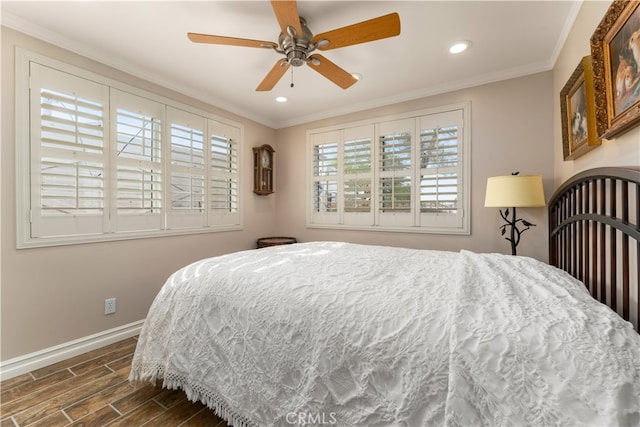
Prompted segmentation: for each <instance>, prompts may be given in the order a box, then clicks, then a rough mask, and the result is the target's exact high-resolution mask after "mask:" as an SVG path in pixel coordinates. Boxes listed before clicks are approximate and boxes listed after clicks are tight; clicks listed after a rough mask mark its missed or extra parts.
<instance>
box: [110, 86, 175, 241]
mask: <svg viewBox="0 0 640 427" xmlns="http://www.w3.org/2000/svg"><path fill="white" fill-rule="evenodd" d="M111 108H112V111H111V117H114V118H115V120H113V121H112V123H113V125H114V127H115V129H114V130H112V134H113V135H115V139H116V142H115V147H114V148H115V149H114V150H112V160H111V163H112V170H113V174H112V176H113V179H114V188H115V199H116V200H115V204H112V209H113V211H114V212H113V214H112V218H113V219H114V221H115V225H114V228H115V231H140V230H160V229H162V228H163V206H164V197H163V191H164V182H163V173H162V140H161V130H162V121H163V119H162V117H163V115H164V106H163V105H162V104H160V103H157V102H154V101H150V100H147V99H144V98H141V97H139V96H135V95H131V94H128V93H126V92H121V91H118V90H115V89H112V91H111Z"/></svg>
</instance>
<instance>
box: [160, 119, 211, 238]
mask: <svg viewBox="0 0 640 427" xmlns="http://www.w3.org/2000/svg"><path fill="white" fill-rule="evenodd" d="M167 121H168V123H169V146H170V153H169V157H170V161H169V163H170V169H169V170H170V173H169V194H170V200H171V205H170V208H169V215H168V226H169V228H192V227H204V226H205V225H206V219H207V215H206V214H207V209H206V200H205V198H206V197H207V196H206V193H207V192H206V191H205V185H206V183H207V181H206V175H205V174H206V165H205V159H206V152H205V144H206V141H205V125H206V122H205V119H204V118H203V117H201V116H198V115H195V114H193V113H189V112H186V111H182V110H178V109H175V108H168V109H167Z"/></svg>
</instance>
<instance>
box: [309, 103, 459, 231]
mask: <svg viewBox="0 0 640 427" xmlns="http://www.w3.org/2000/svg"><path fill="white" fill-rule="evenodd" d="M469 114H470V105H469V103H465V104H458V105H453V106H448V107H443V108H438V109H432V110H425V111H419V112H414V113H410V114H406V115H401V116H395V117H384V118H380V119H374V120H371V121H368V122H366V123H362V122H360V123H353V124H346V125H344V126H340V127H332V128H323V129H316V130H312V131H309V132H308V134H307V136H308V138H307V139H308V147H309V158H310V162H309V169H310V173H309V179H310V191H309V194H310V200H309V203H308V206H309V208H308V215H307V225H308V226H309V227H333V228H351V229H363V230H382V231H410V232H427V233H428V232H432V233H450V234H468V233H469V214H468V206H469V184H468V177H469V167H470V165H469V161H468V159H469V154H468V153H469V151H470V141H469V135H470V130H469V126H468V123H469V120H468V116H469ZM465 123H466V124H467V125H466V126H465Z"/></svg>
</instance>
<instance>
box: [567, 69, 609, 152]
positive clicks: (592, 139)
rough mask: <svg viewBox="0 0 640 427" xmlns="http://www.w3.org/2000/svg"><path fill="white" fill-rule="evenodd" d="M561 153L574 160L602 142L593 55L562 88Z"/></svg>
mask: <svg viewBox="0 0 640 427" xmlns="http://www.w3.org/2000/svg"><path fill="white" fill-rule="evenodd" d="M560 113H561V114H562V153H563V155H564V160H573V159H575V158H577V157H579V156H581V155H583V154H584V153H586V152H587V151H591V150H593V149H594V148H596V147H597V146H598V145H600V144H601V141H600V139H599V138H598V132H597V129H596V107H595V97H594V93H593V71H592V68H591V57H590V56H585V57H584V58H582V60H581V61H580V63H579V64H578V66H577V67H576V69H575V71H574V72H573V74H571V77H569V80H568V81H567V83H566V84H565V85H564V87H563V88H562V90H561V91H560Z"/></svg>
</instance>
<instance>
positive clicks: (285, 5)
mask: <svg viewBox="0 0 640 427" xmlns="http://www.w3.org/2000/svg"><path fill="white" fill-rule="evenodd" d="M271 7H273V11H274V12H275V14H276V18H277V19H278V23H279V24H280V29H281V30H282V32H283V33H284V34H288V31H287V28H288V27H293V28H294V29H295V30H296V37H300V36H301V35H302V27H301V26H300V15H298V4H297V3H296V2H295V1H284V0H271Z"/></svg>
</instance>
